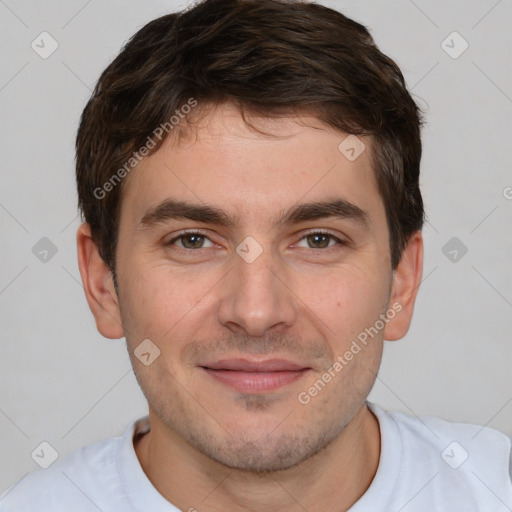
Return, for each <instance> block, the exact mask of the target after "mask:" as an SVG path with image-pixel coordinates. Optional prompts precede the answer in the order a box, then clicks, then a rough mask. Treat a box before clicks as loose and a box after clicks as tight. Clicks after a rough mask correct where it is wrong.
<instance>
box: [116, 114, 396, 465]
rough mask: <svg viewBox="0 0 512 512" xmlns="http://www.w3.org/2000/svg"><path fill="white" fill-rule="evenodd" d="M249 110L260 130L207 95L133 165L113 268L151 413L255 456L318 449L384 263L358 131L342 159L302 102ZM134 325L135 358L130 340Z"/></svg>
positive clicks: (219, 457) (337, 417)
mask: <svg viewBox="0 0 512 512" xmlns="http://www.w3.org/2000/svg"><path fill="white" fill-rule="evenodd" d="M251 123H252V124H254V125H256V126H257V127H258V128H260V129H261V130H262V131H264V132H266V133H270V134H272V135H263V134H261V133H258V132H257V131H254V130H252V129H251V128H250V127H249V126H247V125H246V124H245V123H244V121H243V120H242V118H241V116H240V114H239V113H238V111H237V110H236V109H235V108H233V107H230V106H222V107H218V108H217V109H216V110H214V111H212V113H211V114H210V115H209V116H208V117H207V118H205V119H204V120H203V121H202V122H201V123H200V124H199V127H198V129H197V133H194V134H193V135H191V136H190V137H188V138H184V139H182V140H181V141H180V142H179V144H178V143H177V141H176V140H174V139H170V138H169V139H167V140H166V142H165V144H164V145H163V146H162V148H161V149H160V150H159V151H158V152H157V153H155V154H154V155H152V156H151V157H149V158H147V159H146V160H144V161H143V162H141V163H140V164H139V165H138V166H137V168H136V170H135V171H134V172H133V173H132V174H131V175H130V176H129V179H128V182H127V187H126V189H125V195H124V198H123V203H122V210H121V220H120V229H119V243H118V246H117V278H118V283H119V297H118V300H119V308H120V315H121V319H122V325H123V329H124V334H125V336H126V339H127V343H128V349H129V352H130V357H131V359H132V364H133V367H134V371H135V374H136V377H137V379H138V382H139V384H140V386H141V388H142V390H143V392H144V394H145V396H146V398H147V400H148V402H149V406H150V411H151V414H152V415H153V418H154V421H158V422H160V424H161V425H163V426H165V428H167V429H168V431H169V432H172V433H173V435H175V436H177V437H178V438H179V439H181V440H183V441H185V442H187V443H189V444H190V445H192V446H193V447H194V448H196V449H198V450H199V451H200V452H202V453H203V454H206V455H207V456H209V457H210V458H212V459H214V460H216V461H218V462H221V463H222V464H225V465H227V466H229V467H233V468H240V469H246V470H251V471H266V470H277V469H284V468H289V467H292V466H294V465H296V464H298V463H300V462H301V461H303V460H305V459H307V458H308V457H310V456H312V455H313V454H315V453H317V452H318V451H320V450H321V449H322V448H324V447H325V446H326V445H327V444H329V443H330V442H331V441H333V440H334V439H335V438H336V437H337V436H338V435H339V434H340V433H341V432H342V431H343V430H344V428H345V427H346V425H347V424H348V423H349V422H350V420H351V419H352V418H353V417H354V415H355V414H356V413H357V411H358V410H360V408H361V407H362V406H363V404H364V401H365V399H366V397H367V396H368V394H369V392H370V390H371V387H372V386H373V383H374V381H375V377H376V374H377V371H378V367H379V364H380V360H381V354H382V340H383V337H384V329H383V328H382V324H383V323H384V322H383V321H382V318H383V317H384V316H385V315H386V313H387V312H388V309H389V308H391V303H390V297H391V294H392V288H393V273H392V270H391V264H390V250H389V231H388V227H387V223H386V215H385V210H384V204H383V201H382V198H381V197H380V195H379V193H378V190H377V184H376V180H375V177H374V174H373V171H372V169H371V164H370V154H369V152H370V149H369V148H370V141H369V140H366V139H365V138H363V137H359V139H360V140H361V141H363V142H364V143H365V144H366V148H367V149H366V151H364V152H363V153H362V154H361V155H360V156H359V157H358V158H357V159H355V160H354V161H351V160H349V159H347V158H346V156H345V155H344V154H343V153H342V152H341V151H340V150H339V149H338V147H339V145H340V143H341V142H342V141H343V140H344V138H345V137H347V134H343V133H340V132H338V131H335V130H333V129H331V128H329V127H328V126H326V125H323V124H322V123H321V122H320V121H318V120H316V119H314V118H313V117H302V118H295V117H294V118H287V119H281V120H273V121H269V120H263V119H251ZM166 201H167V202H169V203H168V204H167V205H165V202H166ZM172 202H174V203H172ZM176 202H180V204H179V205H177V204H176ZM313 203H318V204H317V205H316V207H315V206H311V205H312V204H313ZM326 204H329V206H327V207H326ZM190 205H195V206H196V208H195V209H193V210H191V209H189V208H186V207H187V206H190ZM178 206H179V208H178ZM159 207H160V208H159ZM205 207H208V208H209V209H208V210H205V209H204V208H205ZM379 319H380V321H379ZM372 328H373V330H371V329H372ZM365 329H366V331H365ZM368 329H370V332H372V333H375V330H377V331H378V332H377V333H376V334H373V336H371V337H370V336H368ZM364 332H366V333H367V336H366V337H367V341H366V344H363V343H362V342H361V340H362V339H363V338H364V335H362V336H361V334H362V333H364ZM358 336H359V338H358ZM147 339H149V340H151V343H150V344H148V342H145V343H146V345H142V347H146V350H145V353H146V354H149V355H146V356H144V357H145V358H146V363H149V362H150V361H151V362H150V364H147V365H146V364H143V363H142V362H141V361H140V360H139V359H138V358H137V357H136V356H135V354H134V351H135V353H137V347H138V346H139V344H140V343H141V342H142V341H143V340H147ZM354 341H356V344H357V346H359V351H358V350H357V349H356V348H355V346H354V343H353V342H354ZM148 347H149V348H148ZM351 347H352V348H351ZM158 351H159V355H158V357H156V358H155V359H154V360H153V358H154V357H155V355H157V354H158ZM348 352H351V353H352V357H350V356H349V354H348ZM340 358H341V359H340ZM336 362H338V365H336ZM340 365H341V368H340ZM326 375H327V376H326ZM329 376H330V378H329ZM319 381H321V383H319ZM315 390H316V391H315Z"/></svg>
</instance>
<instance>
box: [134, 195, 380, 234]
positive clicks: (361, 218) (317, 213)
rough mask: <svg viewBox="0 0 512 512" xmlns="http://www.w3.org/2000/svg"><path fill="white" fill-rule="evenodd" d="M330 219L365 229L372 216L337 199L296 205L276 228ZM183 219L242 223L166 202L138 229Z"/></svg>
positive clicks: (215, 211) (204, 208) (218, 212)
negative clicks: (359, 225)
mask: <svg viewBox="0 0 512 512" xmlns="http://www.w3.org/2000/svg"><path fill="white" fill-rule="evenodd" d="M329 217H336V218H339V219H348V220H352V221H355V222H357V223H359V224H361V225H363V226H364V227H368V226H369V224H370V216H369V214H368V212H367V211H365V210H363V209H362V208H360V207H359V206H356V205H355V204H352V203H350V202H349V201H347V200H345V199H341V198H334V199H331V200H327V201H317V202H312V203H303V204H298V205H295V206H293V207H291V208H290V209H289V210H286V211H282V212H281V214H280V216H279V217H277V218H276V219H274V221H273V225H284V226H285V225H293V224H299V223H300V222H305V221H310V220H318V219H324V218H329ZM179 219H188V220H192V221H196V222H203V223H205V224H214V225H218V226H223V227H227V228H233V227H234V226H236V225H237V224H238V223H239V220H240V216H239V215H235V216H231V215H229V214H228V213H226V212H225V211H224V210H222V209H221V208H218V207H216V206H209V205H202V204H194V203H188V202H186V201H180V200H176V199H166V200H165V201H162V202H161V203H159V204H158V205H156V206H154V207H152V208H150V209H148V210H147V211H146V212H145V213H144V215H143V216H142V218H141V220H140V222H139V224H138V227H137V229H139V230H144V229H147V228H150V227H152V226H154V225H156V224H161V223H165V222H167V221H170V220H179Z"/></svg>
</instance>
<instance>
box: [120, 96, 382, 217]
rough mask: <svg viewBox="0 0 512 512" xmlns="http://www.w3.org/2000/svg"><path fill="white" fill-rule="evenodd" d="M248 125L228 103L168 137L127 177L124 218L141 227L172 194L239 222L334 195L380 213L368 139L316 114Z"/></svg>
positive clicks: (259, 121) (253, 121)
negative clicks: (150, 212) (337, 127)
mask: <svg viewBox="0 0 512 512" xmlns="http://www.w3.org/2000/svg"><path fill="white" fill-rule="evenodd" d="M248 121H249V124H248V123H247V122H245V121H244V119H243V118H242V116H241V114H240V112H239V111H238V109H236V108H235V107H234V106H229V105H225V106H222V107H218V108H216V109H214V110H212V111H211V112H210V113H209V114H208V115H206V116H204V117H203V118H202V119H201V121H200V122H199V123H197V125H195V126H194V128H193V129H189V130H187V131H184V132H183V133H184V135H182V136H181V137H180V138H179V139H178V138H177V137H171V136H170V137H168V138H167V139H166V140H165V141H164V143H163V144H162V146H161V148H160V149H159V150H158V151H157V152H156V153H154V154H153V155H151V156H150V157H147V158H146V159H144V160H143V161H142V162H140V163H139V164H138V165H137V167H136V168H135V169H134V170H133V171H132V173H131V174H130V175H129V177H128V182H127V183H125V192H124V199H123V204H122V218H123V217H127V220H128V221H130V223H137V222H140V220H141V218H142V216H143V215H144V213H145V212H147V211H148V209H149V208H150V207H151V206H153V207H154V206H156V205H158V204H160V203H162V202H163V201H165V200H166V199H167V198H168V197H170V196H171V197H173V198H179V199H182V200H184V201H188V202H193V203H194V204H198V203H203V204H205V205H211V206H214V207H216V208H217V209H222V210H223V211H225V212H226V213H227V214H229V216H230V217H232V218H236V219H238V220H240V221H243V219H244V218H249V217H251V216H257V218H258V219H260V220H263V219H264V218H265V217H267V218H268V219H269V221H270V219H276V218H277V215H278V214H279V212H282V211H283V209H285V208H286V209H289V208H290V207H291V206H293V205H295V204H299V203H302V202H308V203H309V202H315V201H323V200H325V199H326V198H333V197H339V198H341V199H343V200H346V201H347V202H350V203H351V204H355V205H357V206H358V207H360V209H362V210H365V211H366V210H368V211H369V213H370V216H371V215H372V210H379V204H378V203H379V202H380V203H382V202H381V200H380V195H379V194H378V190H377V185H376V180H375V176H374V172H373V169H372V163H371V155H370V152H371V140H370V138H369V137H357V138H356V137H355V136H350V137H349V136H348V134H346V133H343V132H340V131H337V130H334V129H333V128H331V127H329V126H327V125H325V124H324V123H322V122H321V121H319V120H318V119H316V118H315V117H313V116H300V117H299V116H292V117H286V118H278V119H267V118H265V119H263V118H261V117H260V118H250V119H249V120H248ZM262 132H263V133H262ZM354 156H356V158H354ZM373 203H375V204H373ZM382 206H383V205H382V204H380V210H381V211H383V210H382ZM373 214H377V215H378V214H379V212H378V211H374V212H373Z"/></svg>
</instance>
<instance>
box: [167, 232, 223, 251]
mask: <svg viewBox="0 0 512 512" xmlns="http://www.w3.org/2000/svg"><path fill="white" fill-rule="evenodd" d="M178 240H179V241H180V242H181V245H180V244H177V246H178V247H179V248H180V249H204V248H205V247H204V242H205V240H208V241H209V242H210V244H211V245H210V246H208V247H212V246H213V244H212V242H211V240H210V239H209V238H208V237H207V236H206V235H205V234H203V233H201V232H200V231H186V232H184V233H181V234H180V235H178V236H176V237H174V238H173V239H172V240H169V241H168V242H167V243H166V244H165V245H166V246H169V245H175V243H176V242H177V241H178Z"/></svg>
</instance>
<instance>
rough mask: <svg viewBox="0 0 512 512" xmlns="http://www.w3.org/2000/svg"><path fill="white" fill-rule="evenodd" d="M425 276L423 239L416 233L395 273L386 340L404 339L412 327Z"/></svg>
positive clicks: (410, 240)
mask: <svg viewBox="0 0 512 512" xmlns="http://www.w3.org/2000/svg"><path fill="white" fill-rule="evenodd" d="M422 274H423V237H422V235H421V232H420V231H416V232H415V233H414V234H413V235H412V236H411V237H410V239H409V241H408V242H407V245H406V246H405V249H404V250H403V252H402V257H401V259H400V263H399V264H398V267H397V268H396V270H395V271H394V273H393V283H392V287H391V297H390V299H389V311H393V312H394V313H395V314H394V316H392V315H391V314H389V315H388V318H389V319H390V320H389V321H388V323H387V324H386V328H385V330H384V339H385V340H389V341H395V340H399V339H400V338H403V337H404V336H405V335H406V334H407V331H408V330H409V326H410V325H411V319H412V314H413V311H414V303H415V302H416V295H417V294H418V288H419V286H420V284H421V277H422Z"/></svg>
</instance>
